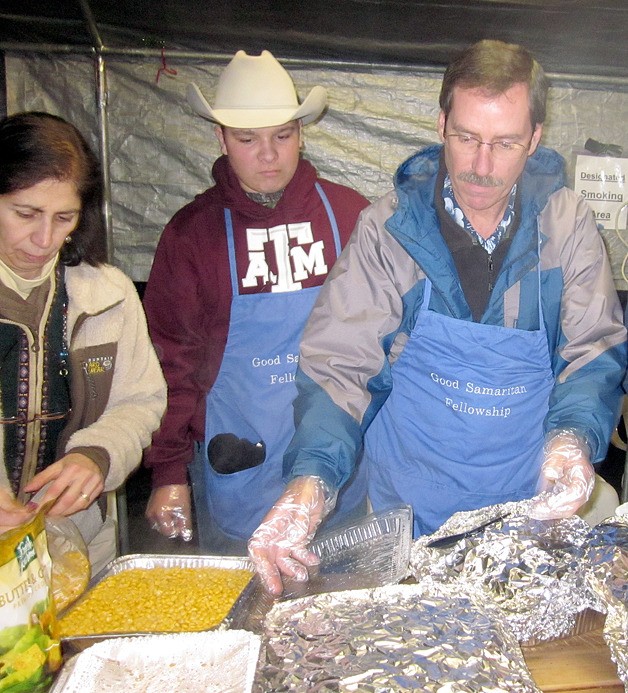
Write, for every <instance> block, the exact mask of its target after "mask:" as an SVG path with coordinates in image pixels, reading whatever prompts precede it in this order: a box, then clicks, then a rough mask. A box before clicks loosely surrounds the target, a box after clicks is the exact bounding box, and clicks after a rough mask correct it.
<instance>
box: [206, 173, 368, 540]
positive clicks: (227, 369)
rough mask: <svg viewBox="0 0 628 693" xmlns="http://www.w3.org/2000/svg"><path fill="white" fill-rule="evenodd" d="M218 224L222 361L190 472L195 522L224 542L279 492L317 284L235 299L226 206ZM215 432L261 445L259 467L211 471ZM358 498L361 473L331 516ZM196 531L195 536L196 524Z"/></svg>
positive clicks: (246, 531)
mask: <svg viewBox="0 0 628 693" xmlns="http://www.w3.org/2000/svg"><path fill="white" fill-rule="evenodd" d="M316 189H317V192H318V194H319V196H320V197H321V199H322V201H323V204H324V206H325V209H326V211H327V215H328V218H329V221H330V223H331V227H332V230H333V234H334V240H335V247H336V257H337V256H338V255H339V254H340V251H341V244H340V235H339V233H338V226H337V223H336V219H335V216H334V214H333V210H332V209H331V206H330V204H329V201H328V200H327V197H326V195H325V193H324V192H323V189H322V188H321V187H320V185H319V184H318V183H317V184H316ZM225 222H226V232H227V239H228V247H229V263H230V269H231V284H232V292H233V299H232V304H231V317H230V325H229V335H228V337H227V344H226V347H225V352H224V355H223V359H222V364H221V366H220V371H219V373H218V376H217V378H216V381H215V382H214V385H213V387H212V388H211V390H210V392H209V393H208V394H207V398H206V416H205V445H203V451H202V452H203V455H204V463H203V464H202V465H198V466H197V467H196V469H197V470H198V467H199V466H200V467H201V469H202V470H203V473H204V479H203V481H204V484H203V485H204V487H205V488H204V490H205V495H206V502H207V506H208V507H207V508H203V509H201V511H200V512H199V513H198V518H199V519H200V518H204V521H207V520H209V521H211V522H214V523H216V524H217V525H218V527H219V529H220V530H222V532H223V533H224V534H226V535H227V536H228V537H232V538H237V539H248V537H250V535H251V534H252V533H253V531H254V530H255V529H256V528H257V527H258V525H259V524H260V522H261V520H262V519H263V517H264V515H265V514H266V513H267V512H268V510H269V509H270V508H271V507H272V505H273V503H274V502H275V501H276V500H277V498H279V496H280V495H281V493H282V491H283V488H284V482H283V480H282V471H283V469H282V467H283V454H284V452H285V450H286V448H287V446H288V443H289V442H290V440H291V438H292V435H293V433H294V419H293V408H292V402H293V400H294V398H295V397H296V394H297V389H296V385H295V382H294V381H295V371H296V368H297V362H298V354H299V343H300V340H301V335H302V333H303V328H304V327H305V323H306V321H307V319H308V317H309V314H310V312H311V310H312V306H313V305H314V301H315V300H316V297H317V296H318V293H319V291H320V287H311V288H307V289H300V290H296V291H284V292H276V293H260V294H242V295H240V294H239V287H238V275H237V270H236V259H235V245H234V239H233V225H232V222H231V213H230V211H229V210H228V209H226V210H225ZM220 433H232V434H234V435H236V436H238V437H239V438H246V439H247V440H249V441H250V442H251V443H257V442H258V441H264V443H265V444H266V458H265V460H264V462H263V464H261V465H259V466H257V467H253V468H250V469H244V470H241V471H238V472H235V473H232V474H220V473H218V472H216V471H215V470H214V469H213V468H212V467H211V465H210V464H209V462H208V459H207V443H208V442H209V441H210V440H211V439H212V438H213V437H214V436H215V435H217V434H220ZM362 467H363V465H362ZM365 496H366V473H365V472H362V474H360V475H358V474H356V475H354V480H353V482H352V484H351V489H347V490H346V491H344V490H343V494H342V497H341V498H339V500H338V505H337V510H336V513H335V514H334V515H335V516H342V515H345V514H347V513H349V512H351V511H352V510H353V509H354V508H355V507H356V506H358V505H359V503H360V501H361V500H362V499H363V498H364V497H365ZM196 497H197V496H196V492H195V499H196ZM206 511H208V513H209V517H207V514H206ZM199 524H200V523H199ZM199 533H200V534H201V535H202V534H203V527H202V526H199Z"/></svg>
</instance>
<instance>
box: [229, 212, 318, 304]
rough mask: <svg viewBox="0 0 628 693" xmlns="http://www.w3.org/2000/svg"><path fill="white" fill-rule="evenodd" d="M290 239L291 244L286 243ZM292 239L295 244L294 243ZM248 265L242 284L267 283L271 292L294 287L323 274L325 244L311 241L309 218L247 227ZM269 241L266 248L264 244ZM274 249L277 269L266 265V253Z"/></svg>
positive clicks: (256, 284)
mask: <svg viewBox="0 0 628 693" xmlns="http://www.w3.org/2000/svg"><path fill="white" fill-rule="evenodd" d="M290 241H292V242H293V243H292V246H291V245H290ZM294 241H296V244H295V243H294ZM246 242H247V248H248V257H249V265H248V268H247V271H246V276H245V277H244V279H242V286H243V288H246V289H248V288H251V287H255V286H264V285H265V284H270V285H271V292H280V291H296V290H297V289H301V288H303V287H302V282H303V281H304V280H305V279H307V278H308V277H311V276H320V275H325V274H327V272H328V269H327V264H326V263H325V255H324V250H325V244H324V243H323V241H316V242H314V235H313V234H312V224H311V223H310V222H309V221H304V222H299V223H296V224H280V225H279V226H273V227H271V228H269V229H247V230H246ZM269 243H270V244H272V246H271V248H270V249H267V247H266V244H269ZM272 252H274V255H275V258H274V259H275V264H276V266H277V273H276V274H275V273H274V272H272V271H271V270H270V268H269V266H268V262H267V255H268V253H272Z"/></svg>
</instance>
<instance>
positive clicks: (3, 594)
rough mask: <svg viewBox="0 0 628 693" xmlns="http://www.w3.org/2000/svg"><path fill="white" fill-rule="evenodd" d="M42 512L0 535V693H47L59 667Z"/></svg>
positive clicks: (42, 510)
mask: <svg viewBox="0 0 628 693" xmlns="http://www.w3.org/2000/svg"><path fill="white" fill-rule="evenodd" d="M44 512H45V508H41V510H40V511H39V512H38V513H37V515H35V517H34V518H33V519H32V520H31V521H30V522H27V523H25V524H23V525H21V526H20V527H16V528H15V529H11V530H9V531H8V532H5V533H4V534H0V692H1V693H26V692H27V691H28V692H29V693H38V692H43V691H46V690H48V688H49V686H50V684H51V683H52V677H53V673H54V672H55V671H56V670H57V669H58V668H59V667H60V666H61V648H60V646H59V640H58V637H57V619H56V609H55V604H54V601H53V598H52V590H51V587H50V585H51V574H52V563H51V560H50V554H49V553H48V547H47V542H46V531H45V522H44Z"/></svg>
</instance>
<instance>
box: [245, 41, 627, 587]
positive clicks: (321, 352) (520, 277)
mask: <svg viewBox="0 0 628 693" xmlns="http://www.w3.org/2000/svg"><path fill="white" fill-rule="evenodd" d="M547 90H548V84H547V80H546V77H545V75H544V73H543V70H542V68H541V66H540V65H539V64H538V62H536V60H534V59H533V58H532V56H531V55H530V54H529V53H528V52H527V51H526V50H525V49H524V48H522V47H520V46H516V45H509V44H505V43H502V42H500V41H491V40H485V41H481V42H479V43H477V44H475V45H473V46H471V47H470V48H468V49H467V50H466V51H464V52H463V53H462V54H461V55H460V56H458V57H457V58H456V59H454V61H453V62H452V63H451V64H450V66H449V67H448V69H447V70H446V72H445V75H444V78H443V83H442V89H441V94H440V106H441V111H440V115H439V118H438V134H439V137H440V139H441V141H442V145H435V146H430V147H427V148H426V149H424V150H423V151H421V152H419V153H417V154H415V155H414V156H412V157H411V158H410V159H408V160H407V161H406V162H405V163H403V164H402V165H401V166H400V168H399V169H398V171H397V173H396V175H395V179H394V183H395V189H394V191H392V192H390V193H389V194H388V195H386V196H384V197H383V198H382V199H380V200H379V201H377V202H375V203H374V204H373V205H371V206H370V207H369V208H367V209H366V210H365V211H364V212H363V213H362V216H361V219H360V221H359V223H358V227H357V229H356V231H355V232H354V234H353V236H352V239H351V241H350V242H349V244H348V246H347V247H346V248H345V250H344V252H343V254H342V255H341V257H340V259H339V260H338V262H337V264H336V266H335V268H334V270H333V272H332V273H331V274H330V276H329V278H328V280H327V282H326V284H325V286H324V288H323V290H322V292H321V294H320V296H319V298H318V300H317V303H316V304H315V306H314V309H313V312H312V314H311V317H310V320H309V322H308V325H307V327H306V329H305V333H304V336H303V339H302V342H301V355H300V362H299V370H298V373H297V385H298V390H299V396H298V398H297V400H296V401H295V416H296V421H297V428H296V433H295V435H294V438H293V440H292V442H291V444H290V446H289V448H288V450H287V453H286V456H285V458H284V477H285V478H286V480H287V481H288V485H287V487H286V489H285V491H284V493H283V495H282V496H281V498H280V499H279V500H278V501H277V502H276V504H275V505H274V507H273V508H272V510H271V511H270V512H269V513H268V515H267V516H266V518H265V520H264V522H263V523H262V524H261V525H260V527H259V528H258V529H257V530H256V532H255V533H254V534H253V536H252V538H251V540H250V541H249V552H250V554H251V556H252V558H253V560H254V561H255V563H256V567H257V570H258V572H259V573H260V575H261V577H262V578H263V580H264V582H265V584H266V585H267V587H268V589H269V590H270V591H271V592H272V593H275V594H278V593H280V592H281V590H282V584H281V574H284V575H288V576H291V577H296V578H297V579H301V580H305V579H307V570H306V566H308V565H310V564H313V563H315V562H316V559H315V557H314V556H313V554H312V553H310V552H309V551H307V543H308V541H309V540H310V539H311V538H312V536H313V534H314V533H315V531H316V528H317V526H318V523H319V522H320V519H321V518H322V517H324V515H325V513H326V512H327V511H328V509H329V508H330V507H333V499H334V495H335V493H336V490H337V489H338V488H341V487H342V485H343V483H344V481H345V479H347V478H348V476H349V475H350V473H351V470H352V469H353V465H354V464H355V460H356V459H357V458H358V456H359V455H360V454H361V453H362V454H363V455H364V462H366V464H367V471H368V477H369V498H370V501H371V503H372V506H373V508H374V509H375V510H378V509H383V508H385V507H388V506H391V505H398V504H403V503H406V504H409V505H411V506H412V508H413V510H414V536H415V537H416V536H418V535H420V534H427V533H431V532H434V531H435V530H436V529H437V528H438V527H439V526H440V525H441V524H442V523H443V522H444V521H445V520H447V519H448V518H449V517H450V516H451V515H452V514H453V513H455V512H457V511H467V510H474V509H477V508H481V507H485V506H489V505H493V504H499V503H503V502H507V501H513V500H520V499H526V498H531V497H534V496H535V494H537V493H538V494H539V495H538V497H536V498H535V500H534V501H533V503H532V504H531V505H532V511H531V512H532V514H533V515H534V516H535V517H537V518H540V519H550V518H559V517H567V516H569V515H572V514H573V513H575V512H576V511H577V510H578V508H579V507H581V506H582V505H583V504H584V503H585V501H586V500H587V499H588V498H589V495H590V493H591V491H592V487H593V483H594V476H595V475H594V467H593V464H594V463H596V462H599V461H601V460H602V459H603V458H604V456H605V453H606V449H607V445H608V442H609V438H610V435H611V432H612V431H613V429H614V427H615V425H616V422H617V417H618V410H619V405H620V400H621V397H622V390H621V382H622V376H623V373H624V369H625V362H626V331H625V329H624V325H623V320H622V314H621V308H620V304H619V301H618V299H617V294H616V291H615V288H614V285H613V280H612V276H611V271H610V267H609V262H608V258H607V256H606V253H605V250H604V246H603V243H602V240H601V238H600V235H599V234H598V231H597V228H596V224H595V221H594V217H593V214H592V212H591V210H590V209H589V208H588V207H587V205H586V204H585V202H584V201H583V200H582V199H581V198H579V197H578V196H577V195H576V194H575V193H574V192H573V191H571V190H569V189H567V188H566V187H565V178H564V173H563V168H564V162H563V160H562V158H561V157H560V156H559V155H558V154H557V153H556V152H554V151H552V150H550V149H547V148H544V147H541V146H539V141H540V139H541V135H542V132H543V121H544V119H545V102H546V95H547ZM539 491H542V493H539Z"/></svg>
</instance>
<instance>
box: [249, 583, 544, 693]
mask: <svg viewBox="0 0 628 693" xmlns="http://www.w3.org/2000/svg"><path fill="white" fill-rule="evenodd" d="M264 641H265V643H266V644H265V647H264V648H263V650H264V651H263V653H262V655H261V656H260V661H259V663H258V668H257V672H256V677H255V684H254V686H253V690H254V691H255V693H265V692H266V691H305V690H308V691H347V692H349V691H359V692H360V693H381V692H382V691H386V692H389V691H395V692H396V693H402V692H403V691H424V692H425V693H454V692H457V693H462V692H463V691H466V692H468V693H472V692H478V691H484V692H486V693H488V692H489V691H494V692H497V691H509V693H540V691H539V689H538V688H537V687H536V686H535V684H534V682H533V680H532V677H531V675H530V672H529V670H528V669H527V666H526V664H525V662H524V659H523V655H522V653H521V650H520V649H519V647H518V644H517V641H516V638H515V637H514V635H513V634H512V633H511V632H510V631H509V630H508V629H507V628H504V627H503V624H502V623H501V620H500V615H499V613H498V612H497V611H496V609H494V608H492V607H490V606H489V607H488V608H486V605H484V604H482V603H479V604H478V603H477V602H476V601H475V599H474V596H473V595H471V594H468V593H466V592H465V591H464V590H463V589H460V588H459V587H458V586H457V585H455V586H445V585H443V586H432V585H428V586H426V587H424V586H422V585H391V586H388V587H383V588H377V589H372V590H357V591H356V590H353V591H351V592H334V593H329V594H319V595H314V596H310V597H305V598H303V599H295V600H291V601H286V602H280V603H276V604H275V605H274V606H273V608H272V609H271V611H270V612H269V613H268V616H267V618H266V620H265V622H264Z"/></svg>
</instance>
